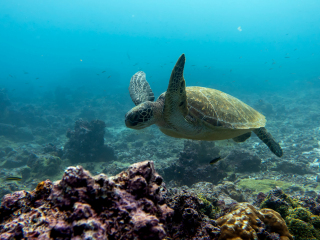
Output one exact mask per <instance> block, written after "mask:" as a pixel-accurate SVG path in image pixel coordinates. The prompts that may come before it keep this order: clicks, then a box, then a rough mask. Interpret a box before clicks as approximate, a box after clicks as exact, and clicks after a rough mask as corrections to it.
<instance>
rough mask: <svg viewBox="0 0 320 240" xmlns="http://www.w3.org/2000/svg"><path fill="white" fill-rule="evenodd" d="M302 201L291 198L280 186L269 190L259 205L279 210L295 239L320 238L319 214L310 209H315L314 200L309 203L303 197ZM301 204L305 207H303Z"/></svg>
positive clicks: (309, 239)
mask: <svg viewBox="0 0 320 240" xmlns="http://www.w3.org/2000/svg"><path fill="white" fill-rule="evenodd" d="M304 201H305V203H303V202H302V201H299V200H298V199H293V198H291V197H289V196H288V195H287V194H285V193H284V192H283V191H282V190H281V189H280V188H275V189H274V190H272V191H270V193H269V194H268V195H267V197H266V198H265V200H264V201H263V202H262V203H261V205H260V206H261V208H264V207H268V208H272V209H274V210H275V211H277V212H279V213H280V214H281V216H282V217H283V218H284V219H285V221H286V223H287V226H288V229H289V230H290V232H291V233H292V234H293V235H294V236H295V239H296V240H311V239H320V216H319V215H314V214H313V213H312V212H311V211H310V208H311V209H315V208H314V206H315V204H314V202H313V203H312V204H310V202H312V201H311V200H310V199H305V198H304ZM308 204H309V206H308ZM303 205H304V206H306V207H303ZM310 205H311V206H310ZM308 207H310V208H308ZM263 210H264V209H262V211H263Z"/></svg>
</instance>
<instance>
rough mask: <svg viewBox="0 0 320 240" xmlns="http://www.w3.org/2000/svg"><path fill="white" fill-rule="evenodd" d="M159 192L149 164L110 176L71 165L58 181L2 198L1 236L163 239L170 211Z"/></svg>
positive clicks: (152, 169) (0, 215) (151, 165)
mask: <svg viewBox="0 0 320 240" xmlns="http://www.w3.org/2000/svg"><path fill="white" fill-rule="evenodd" d="M161 189H163V190H164V191H165V188H164V186H162V178H161V176H159V175H158V174H157V173H156V171H155V169H154V164H153V162H151V161H145V162H141V163H136V164H133V165H132V166H131V167H129V169H128V170H127V171H124V172H122V173H120V174H119V175H117V176H115V177H113V178H107V177H106V176H105V175H103V174H102V175H98V176H95V177H92V176H91V175H90V174H89V172H88V171H86V170H84V169H83V168H82V167H81V166H77V167H69V168H67V169H66V171H65V173H64V175H63V178H62V180H61V181H58V182H55V183H51V182H50V181H49V180H47V181H45V182H42V183H40V184H39V185H38V187H37V188H36V189H35V190H34V191H32V192H25V191H21V192H17V193H13V194H9V195H6V196H5V197H4V199H3V202H2V205H1V208H0V219H2V222H1V225H0V238H1V239H12V238H40V239H49V238H54V239H84V238H94V239H163V238H164V237H165V236H166V226H165V223H166V222H168V221H170V219H171V217H172V214H173V210H172V209H170V208H169V207H168V206H167V205H166V204H164V197H163V191H161ZM13 212H14V214H13ZM9 216H10V218H9Z"/></svg>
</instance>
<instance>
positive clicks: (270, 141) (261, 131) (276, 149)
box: [253, 127, 283, 157]
mask: <svg viewBox="0 0 320 240" xmlns="http://www.w3.org/2000/svg"><path fill="white" fill-rule="evenodd" d="M253 132H254V133H255V134H256V135H257V136H258V138H260V140H261V141H263V142H264V143H265V144H266V145H267V146H268V148H269V149H270V150H271V152H273V153H274V154H275V155H276V156H278V157H281V156H282V154H283V152H282V149H281V147H280V145H279V143H277V142H276V140H274V138H273V137H272V135H271V134H270V133H268V131H267V129H266V128H264V127H261V128H258V129H255V130H253Z"/></svg>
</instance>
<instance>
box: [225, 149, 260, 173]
mask: <svg viewBox="0 0 320 240" xmlns="http://www.w3.org/2000/svg"><path fill="white" fill-rule="evenodd" d="M221 168H222V169H223V170H229V171H233V172H236V173H243V172H259V171H260V168H261V158H259V157H258V155H257V154H255V153H254V152H252V151H249V150H245V149H234V150H232V151H231V152H230V153H229V154H228V156H226V158H225V159H224V161H223V162H222V164H221Z"/></svg>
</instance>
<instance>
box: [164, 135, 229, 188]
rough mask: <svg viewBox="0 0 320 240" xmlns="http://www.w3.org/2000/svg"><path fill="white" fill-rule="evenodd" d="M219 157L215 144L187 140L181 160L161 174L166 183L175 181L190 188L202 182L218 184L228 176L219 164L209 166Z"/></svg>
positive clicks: (180, 155) (181, 153) (180, 156)
mask: <svg viewBox="0 0 320 240" xmlns="http://www.w3.org/2000/svg"><path fill="white" fill-rule="evenodd" d="M217 156H219V149H218V148H216V147H214V142H205V141H190V140H186V141H184V149H183V151H181V152H180V154H179V159H178V160H177V161H176V162H174V163H172V164H171V165H170V166H167V167H165V168H164V169H163V170H162V171H160V173H161V174H163V176H164V179H165V180H166V181H171V180H174V181H176V182H179V183H180V185H188V186H190V185H192V184H194V183H197V182H200V181H207V182H213V183H217V182H218V181H219V180H221V179H222V178H224V177H226V176H227V174H226V173H225V172H223V171H222V170H221V169H220V168H219V164H217V165H210V164H209V162H210V161H211V160H212V159H214V158H216V157H217Z"/></svg>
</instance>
